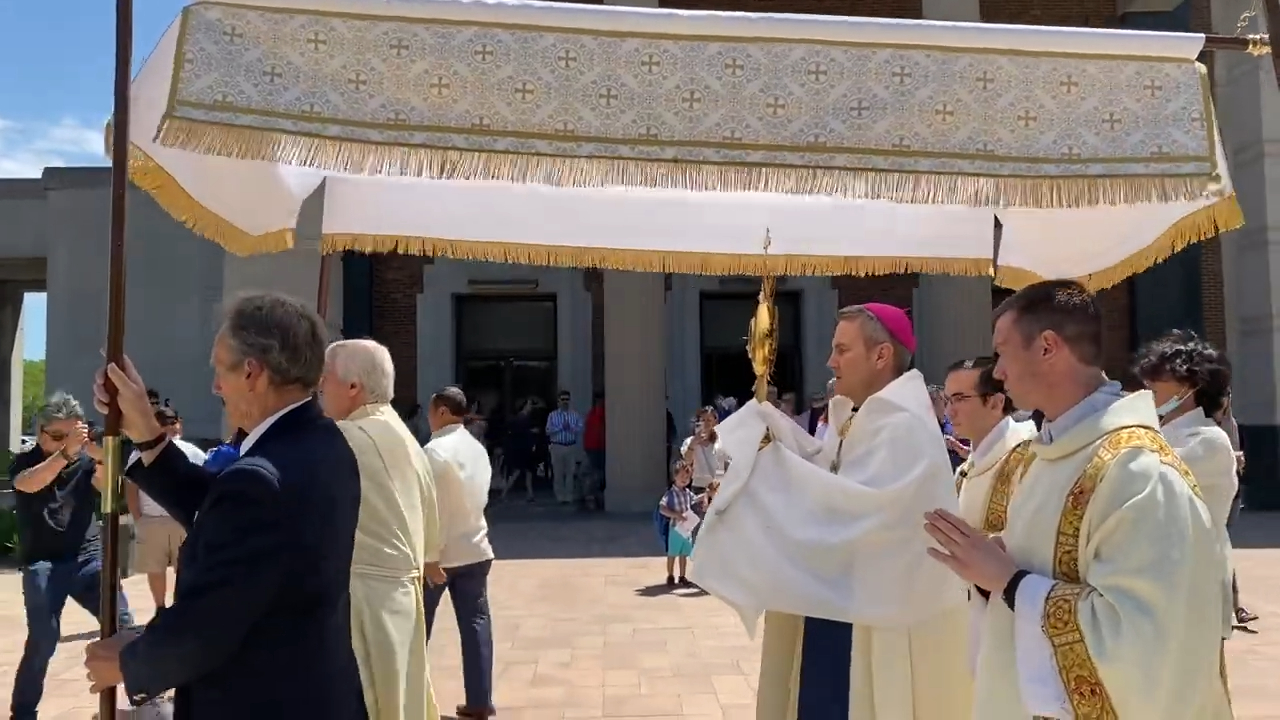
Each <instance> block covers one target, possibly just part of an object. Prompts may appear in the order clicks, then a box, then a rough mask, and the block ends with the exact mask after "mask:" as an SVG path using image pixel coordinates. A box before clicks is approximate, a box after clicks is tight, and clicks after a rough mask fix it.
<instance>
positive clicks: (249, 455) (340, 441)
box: [120, 400, 368, 720]
mask: <svg viewBox="0 0 1280 720" xmlns="http://www.w3.org/2000/svg"><path fill="white" fill-rule="evenodd" d="M129 478H130V479H131V480H133V481H134V482H135V483H137V484H138V487H140V488H141V489H142V490H143V491H144V492H145V493H147V495H149V496H151V498H152V499H154V500H155V501H156V502H158V503H159V504H160V505H161V506H162V507H164V509H165V510H167V511H169V514H171V515H172V516H173V517H174V518H175V519H177V520H178V521H179V522H180V523H182V525H183V526H184V527H185V528H187V531H188V535H187V540H186V542H185V543H184V544H183V546H182V550H181V552H180V553H179V556H178V582H177V587H176V588H175V589H174V598H173V605H172V606H171V607H169V608H168V609H166V610H164V611H163V612H161V613H160V614H159V615H158V616H157V617H156V618H155V619H154V620H152V621H151V623H150V624H148V625H147V628H146V630H145V631H144V632H143V633H142V636H141V637H139V638H138V639H137V640H134V641H133V642H132V643H130V644H129V645H127V646H126V647H125V649H124V651H123V652H122V653H121V656H120V669H121V671H122V672H123V675H124V688H125V693H126V694H127V696H128V698H129V700H130V701H131V702H133V703H134V704H141V703H142V702H145V701H146V700H148V699H149V698H152V697H154V696H156V695H158V694H160V693H162V692H164V691H166V690H168V689H170V688H177V694H176V697H175V702H174V716H175V718H176V719H177V720H256V719H257V718H262V719H263V720H279V719H280V718H307V720H364V719H365V718H367V717H368V714H367V712H366V711H365V706H364V696H363V693H362V690H361V685H360V676H359V670H358V669H357V666H356V658H355V653H354V652H353V651H352V649H351V598H350V582H351V551H352V546H353V545H354V543H355V533H356V516H357V514H358V513H359V509H360V473H359V470H358V468H357V466H356V458H355V455H354V454H353V453H352V452H351V448H350V447H349V446H348V445H347V442H346V439H345V438H344V437H343V435H342V431H341V430H339V429H338V426H337V425H335V424H334V423H333V421H331V420H329V419H327V418H325V417H324V415H323V414H322V413H321V411H320V406H319V404H318V403H316V401H315V400H309V401H307V402H306V403H304V404H302V405H300V406H298V407H296V408H294V409H293V410H290V411H289V412H287V413H285V414H284V415H282V416H281V417H280V418H279V419H277V420H276V421H275V422H274V423H272V424H271V426H270V427H268V428H267V430H266V431H265V432H264V433H263V434H262V436H261V437H259V438H258V439H257V440H256V441H255V442H254V444H253V445H252V446H250V448H249V449H248V451H247V452H246V454H245V456H244V457H242V458H241V459H240V460H239V461H237V462H235V463H234V464H232V465H231V466H230V467H228V468H226V469H225V470H223V471H222V472H221V473H218V474H214V473H211V472H209V471H208V470H205V469H204V468H202V467H199V466H197V465H195V464H193V463H191V462H190V461H189V460H187V457H186V456H185V455H184V454H183V453H182V451H181V450H179V449H178V448H177V447H175V446H174V445H172V444H170V445H169V446H168V447H166V448H165V449H164V450H162V451H161V452H160V454H159V456H158V457H157V458H156V459H155V461H154V462H152V463H151V465H150V466H147V467H143V466H142V463H140V462H138V463H134V464H133V466H132V467H131V468H130V469H129Z"/></svg>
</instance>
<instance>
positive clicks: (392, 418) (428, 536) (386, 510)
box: [338, 403, 440, 720]
mask: <svg viewBox="0 0 1280 720" xmlns="http://www.w3.org/2000/svg"><path fill="white" fill-rule="evenodd" d="M338 427H339V428H341V429H342V433H343V435H344V436H346V438H347V442H348V443H349V444H350V445H351V449H352V450H353V451H354V452H355V456H356V462H357V463H358V464H359V466H360V517H359V520H358V522H357V525H356V543H355V550H354V552H353V553H352V558H351V646H352V648H353V649H354V650H355V655H356V661H357V664H358V665H359V667H360V680H361V683H362V684H363V686H364V696H365V705H366V706H367V708H368V711H369V720H438V718H439V717H440V713H439V712H438V711H437V709H436V704H435V698H434V696H433V694H432V690H431V679H430V676H429V669H428V667H427V618H426V613H425V610H424V608H423V605H422V600H423V598H422V582H423V579H422V568H423V565H425V564H426V563H427V562H435V561H438V560H439V559H440V537H439V518H438V516H437V508H436V491H435V485H434V483H433V482H432V478H431V468H430V465H428V463H427V456H426V453H424V452H423V451H422V448H421V447H420V446H419V445H418V441H417V440H416V439H415V438H414V436H413V433H412V432H410V431H409V428H408V427H406V426H405V424H404V422H403V421H401V420H400V417H399V415H397V414H396V412H395V410H393V409H392V408H391V406H390V405H387V404H382V403H379V404H372V405H365V406H364V407H361V408H359V409H357V410H356V411H355V412H354V413H352V414H351V415H350V416H349V417H348V418H347V419H346V420H343V421H340V422H339V423H338Z"/></svg>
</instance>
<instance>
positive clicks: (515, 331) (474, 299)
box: [454, 295, 558, 416]
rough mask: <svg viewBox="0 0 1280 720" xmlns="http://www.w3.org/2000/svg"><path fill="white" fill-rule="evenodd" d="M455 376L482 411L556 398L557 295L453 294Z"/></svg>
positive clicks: (501, 411)
mask: <svg viewBox="0 0 1280 720" xmlns="http://www.w3.org/2000/svg"><path fill="white" fill-rule="evenodd" d="M454 331H455V338H454V348H456V353H457V358H456V361H457V373H456V375H457V378H458V382H460V383H461V384H462V388H463V390H464V391H465V392H466V393H467V396H468V397H469V398H471V399H472V400H473V401H474V402H477V403H479V404H480V405H481V406H482V407H481V409H482V410H484V411H485V412H486V413H492V414H498V415H503V416H508V415H513V414H515V413H516V412H519V410H520V408H521V407H522V406H523V405H524V403H525V402H526V401H528V400H530V399H532V400H534V401H535V404H537V403H540V404H542V405H544V406H547V405H549V404H550V402H551V401H552V400H553V399H554V398H555V393H556V392H557V390H558V389H557V387H556V351H557V348H556V296H555V295H519V296H505V295H504V296H489V295H456V296H454Z"/></svg>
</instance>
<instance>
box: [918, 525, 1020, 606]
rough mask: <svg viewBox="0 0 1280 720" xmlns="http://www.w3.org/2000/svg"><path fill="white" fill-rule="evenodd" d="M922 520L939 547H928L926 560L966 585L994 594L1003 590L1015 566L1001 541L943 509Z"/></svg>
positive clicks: (1014, 570)
mask: <svg viewBox="0 0 1280 720" xmlns="http://www.w3.org/2000/svg"><path fill="white" fill-rule="evenodd" d="M924 520H925V524H924V530H925V532H927V533H929V537H931V538H933V539H934V540H935V541H936V542H937V543H938V545H939V546H941V549H939V548H929V557H931V558H933V559H934V560H937V561H938V562H940V563H942V564H943V565H946V566H947V567H948V568H950V570H951V572H953V573H955V574H956V575H957V576H959V577H960V579H962V580H964V581H965V582H967V583H970V584H972V585H977V586H978V587H980V588H982V589H983V590H986V591H988V592H990V593H993V594H999V593H1000V592H1003V591H1004V588H1005V586H1006V585H1008V584H1009V579H1010V578H1012V577H1013V575H1014V573H1016V572H1017V571H1018V566H1017V565H1016V564H1015V563H1014V562H1013V557H1012V556H1011V555H1009V552H1008V551H1007V550H1006V549H1005V547H1004V543H1003V542H1002V541H1001V540H1000V538H998V537H991V536H988V535H987V534H986V533H984V532H981V531H979V530H976V529H974V528H973V527H972V526H971V525H969V523H967V522H965V521H964V520H962V519H960V518H959V517H957V516H956V515H954V514H953V513H949V512H947V511H946V510H941V509H939V510H934V511H933V512H927V513H925V514H924Z"/></svg>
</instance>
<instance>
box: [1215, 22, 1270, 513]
mask: <svg viewBox="0 0 1280 720" xmlns="http://www.w3.org/2000/svg"><path fill="white" fill-rule="evenodd" d="M1250 4H1251V3H1250V0H1215V2H1214V3H1213V6H1212V11H1213V31H1214V32H1216V33H1226V34H1232V33H1234V32H1235V26H1236V21H1237V19H1238V18H1239V17H1240V14H1241V13H1242V12H1244V11H1245V10H1246V9H1248V8H1249V6H1250ZM1213 69H1214V75H1215V78H1214V79H1215V81H1216V82H1215V84H1214V95H1215V101H1216V104H1217V110H1218V112H1217V118H1218V122H1219V126H1220V128H1221V132H1222V141H1223V143H1224V145H1225V148H1226V151H1227V157H1228V161H1229V164H1230V167H1231V177H1232V180H1233V181H1234V182H1235V188H1236V193H1237V195H1238V196H1239V199H1240V205H1241V207H1242V208H1243V209H1244V216H1245V225H1244V227H1242V228H1240V229H1239V230H1236V231H1234V232H1231V233H1228V234H1226V235H1224V236H1223V238H1222V275H1223V288H1224V296H1225V297H1224V300H1225V303H1226V321H1227V349H1228V352H1229V353H1230V355H1231V359H1232V365H1233V369H1234V375H1235V377H1234V385H1235V393H1234V401H1233V408H1234V410H1235V416H1236V420H1237V422H1239V423H1240V436H1241V442H1242V443H1243V445H1244V450H1245V453H1246V455H1247V456H1248V463H1247V464H1246V466H1245V478H1244V482H1245V483H1246V490H1245V502H1246V504H1248V505H1249V506H1250V507H1252V508H1258V509H1266V510H1276V509H1280V386H1278V385H1277V381H1276V378H1277V375H1280V320H1278V319H1280V91H1277V89H1276V77H1275V71H1274V69H1273V66H1272V63H1271V62H1269V60H1268V59H1267V58H1255V57H1250V56H1248V55H1245V54H1243V53H1217V54H1216V55H1215V56H1214V58H1213Z"/></svg>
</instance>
